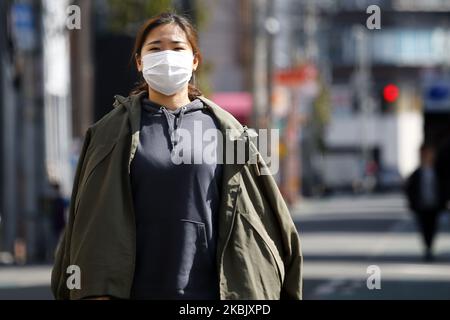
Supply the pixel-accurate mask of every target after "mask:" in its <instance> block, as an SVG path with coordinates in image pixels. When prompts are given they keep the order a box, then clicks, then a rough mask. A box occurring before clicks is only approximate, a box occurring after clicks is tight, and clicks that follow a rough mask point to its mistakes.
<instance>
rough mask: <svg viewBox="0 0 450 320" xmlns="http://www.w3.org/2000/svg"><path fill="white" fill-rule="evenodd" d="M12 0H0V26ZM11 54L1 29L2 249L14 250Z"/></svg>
mask: <svg viewBox="0 0 450 320" xmlns="http://www.w3.org/2000/svg"><path fill="white" fill-rule="evenodd" d="M9 12H10V11H9V2H7V1H0V26H1V27H2V29H3V30H7V14H8V13H9ZM10 60H12V57H11V55H10V52H9V47H8V44H7V33H6V32H0V110H2V117H1V118H2V124H1V128H2V129H1V130H2V135H1V136H2V144H1V146H2V150H1V157H2V161H1V163H2V168H1V170H2V175H1V177H2V181H1V190H2V194H1V197H2V207H1V209H0V210H1V212H0V219H1V221H0V227H1V228H0V231H1V234H2V243H1V249H0V250H1V251H5V252H8V253H10V254H13V252H14V241H15V239H16V235H17V202H16V199H17V197H16V195H17V176H16V172H17V161H16V148H17V145H18V143H17V138H16V134H15V131H16V108H15V106H16V104H15V97H14V87H13V74H12V68H11V61H10Z"/></svg>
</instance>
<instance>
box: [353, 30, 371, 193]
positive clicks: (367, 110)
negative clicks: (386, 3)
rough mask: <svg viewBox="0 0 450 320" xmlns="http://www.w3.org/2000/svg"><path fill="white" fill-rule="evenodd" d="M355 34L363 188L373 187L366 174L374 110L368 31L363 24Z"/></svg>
mask: <svg viewBox="0 0 450 320" xmlns="http://www.w3.org/2000/svg"><path fill="white" fill-rule="evenodd" d="M354 36H355V40H356V57H357V63H356V68H357V69H356V72H355V78H354V80H355V86H354V87H355V89H356V96H357V101H358V106H359V109H360V112H361V152H362V160H363V165H364V167H363V170H364V174H363V180H362V182H363V185H362V187H363V190H364V191H367V190H369V189H371V186H370V181H369V180H368V178H369V177H367V176H366V167H367V164H368V162H369V161H370V160H371V158H372V157H371V154H370V150H369V148H370V147H369V144H370V141H369V130H368V129H369V128H368V125H369V118H370V114H371V110H372V100H371V98H370V96H371V95H370V81H371V74H370V57H369V51H368V47H367V46H368V41H367V32H366V30H365V29H364V27H363V26H355V29H354Z"/></svg>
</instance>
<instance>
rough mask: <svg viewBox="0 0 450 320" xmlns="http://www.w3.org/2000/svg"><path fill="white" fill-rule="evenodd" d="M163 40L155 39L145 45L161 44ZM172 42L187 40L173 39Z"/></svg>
mask: <svg viewBox="0 0 450 320" xmlns="http://www.w3.org/2000/svg"><path fill="white" fill-rule="evenodd" d="M161 42H162V41H161V40H154V41H152V42H147V43H146V44H145V45H144V46H149V45H152V44H160V43H161ZM171 42H172V43H177V44H179V43H183V44H186V42H185V41H181V40H172V41H171Z"/></svg>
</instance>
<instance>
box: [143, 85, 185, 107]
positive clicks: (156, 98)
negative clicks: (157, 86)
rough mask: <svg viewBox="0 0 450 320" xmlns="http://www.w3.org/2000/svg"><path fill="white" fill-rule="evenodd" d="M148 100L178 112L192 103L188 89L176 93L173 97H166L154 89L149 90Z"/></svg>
mask: <svg viewBox="0 0 450 320" xmlns="http://www.w3.org/2000/svg"><path fill="white" fill-rule="evenodd" d="M148 99H149V100H150V101H153V102H155V103H157V104H160V105H162V106H165V107H167V108H169V109H172V110H176V109H178V108H181V107H182V106H185V105H187V104H188V103H190V102H191V101H190V100H189V96H188V88H187V87H186V88H185V89H183V90H181V91H179V92H177V93H175V94H174V95H172V96H166V95H164V94H162V93H159V92H158V91H155V90H153V89H152V88H150V87H149V88H148Z"/></svg>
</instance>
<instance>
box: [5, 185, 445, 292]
mask: <svg viewBox="0 0 450 320" xmlns="http://www.w3.org/2000/svg"><path fill="white" fill-rule="evenodd" d="M292 214H293V217H294V220H295V222H296V224H297V227H298V229H299V231H300V234H301V237H302V241H303V244H302V245H303V254H304V299H305V300H310V299H450V219H449V215H448V214H447V215H442V216H441V219H440V226H439V233H438V236H437V239H436V243H435V254H436V258H435V261H433V262H431V263H428V262H427V263H426V262H423V261H422V243H421V241H420V235H419V233H418V232H417V229H416V225H415V222H414V220H412V216H411V214H410V212H409V211H408V210H407V209H406V208H405V200H404V198H403V196H402V195H398V194H388V195H377V196H358V197H354V196H353V197H349V196H335V197H331V198H328V199H320V200H312V199H309V200H305V201H302V202H299V203H298V205H296V206H295V207H294V208H293V209H292ZM370 265H377V266H379V268H380V270H381V289H379V290H377V289H373V290H369V289H368V288H367V286H366V281H367V278H368V276H369V274H368V273H367V267H368V266H370ZM50 271H51V269H50V266H34V267H33V266H30V267H5V268H3V269H2V270H1V272H0V299H17V298H20V299H52V295H51V292H50V288H49V277H50Z"/></svg>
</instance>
